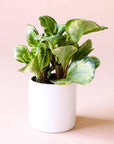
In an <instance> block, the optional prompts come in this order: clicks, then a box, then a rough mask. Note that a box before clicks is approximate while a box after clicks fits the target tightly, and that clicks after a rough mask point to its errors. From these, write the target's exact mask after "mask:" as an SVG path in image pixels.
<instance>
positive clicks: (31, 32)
mask: <svg viewBox="0 0 114 144" xmlns="http://www.w3.org/2000/svg"><path fill="white" fill-rule="evenodd" d="M36 36H38V31H37V30H36V28H35V27H34V26H32V25H30V24H28V25H27V34H26V39H27V43H28V45H29V46H30V47H37V46H38V44H39V41H38V40H37V39H36Z"/></svg>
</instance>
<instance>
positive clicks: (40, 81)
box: [32, 74, 56, 84]
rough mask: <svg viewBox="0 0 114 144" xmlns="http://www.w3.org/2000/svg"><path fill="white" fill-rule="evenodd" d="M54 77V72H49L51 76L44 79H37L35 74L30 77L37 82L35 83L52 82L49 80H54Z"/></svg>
mask: <svg viewBox="0 0 114 144" xmlns="http://www.w3.org/2000/svg"><path fill="white" fill-rule="evenodd" d="M55 79H56V75H55V74H51V76H50V77H49V79H45V81H43V80H40V79H37V78H36V76H33V77H32V80H33V81H35V82H37V83H44V84H54V83H53V82H50V80H55Z"/></svg>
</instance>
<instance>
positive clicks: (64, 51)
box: [52, 45, 77, 69]
mask: <svg viewBox="0 0 114 144" xmlns="http://www.w3.org/2000/svg"><path fill="white" fill-rule="evenodd" d="M76 51H77V48H76V47H75V46H72V45H69V46H62V47H58V48H56V49H54V50H53V51H52V53H53V54H54V55H56V57H57V58H58V60H59V63H60V64H62V66H63V69H65V66H66V65H67V64H68V63H69V61H70V60H71V58H72V55H73V54H74V53H76Z"/></svg>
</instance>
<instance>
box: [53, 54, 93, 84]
mask: <svg viewBox="0 0 114 144" xmlns="http://www.w3.org/2000/svg"><path fill="white" fill-rule="evenodd" d="M94 75H95V65H94V62H93V60H92V58H90V57H85V58H83V59H81V60H77V61H74V62H73V63H71V65H70V66H69V68H68V71H67V76H66V78H65V79H60V80H56V81H54V82H55V83H67V82H71V83H78V84H82V85H85V84H88V83H89V82H91V81H92V79H93V78H94Z"/></svg>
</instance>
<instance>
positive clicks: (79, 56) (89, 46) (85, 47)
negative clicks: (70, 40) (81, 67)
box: [72, 39, 93, 61]
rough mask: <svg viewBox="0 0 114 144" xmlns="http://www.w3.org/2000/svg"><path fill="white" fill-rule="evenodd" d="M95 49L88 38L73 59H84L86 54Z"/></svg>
mask: <svg viewBox="0 0 114 144" xmlns="http://www.w3.org/2000/svg"><path fill="white" fill-rule="evenodd" d="M91 51H93V49H92V41H91V40H90V39H88V40H87V41H86V42H84V43H83V44H82V45H81V46H80V47H79V48H78V52H77V53H75V54H74V56H73V59H72V61H75V60H77V59H82V58H84V57H85V56H88V54H89V53H90V52H91Z"/></svg>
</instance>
